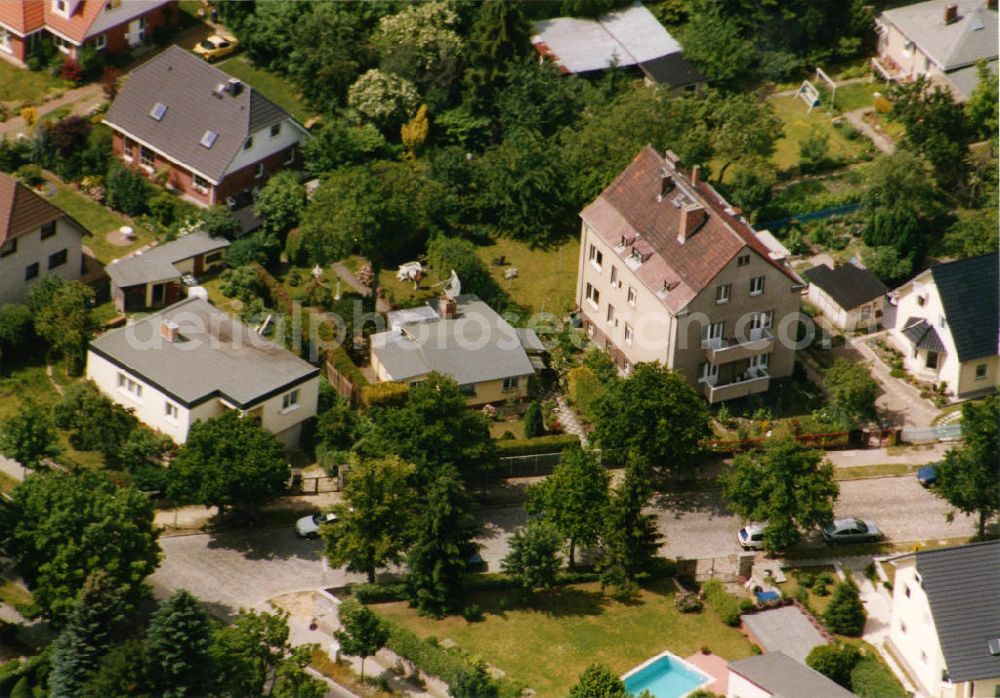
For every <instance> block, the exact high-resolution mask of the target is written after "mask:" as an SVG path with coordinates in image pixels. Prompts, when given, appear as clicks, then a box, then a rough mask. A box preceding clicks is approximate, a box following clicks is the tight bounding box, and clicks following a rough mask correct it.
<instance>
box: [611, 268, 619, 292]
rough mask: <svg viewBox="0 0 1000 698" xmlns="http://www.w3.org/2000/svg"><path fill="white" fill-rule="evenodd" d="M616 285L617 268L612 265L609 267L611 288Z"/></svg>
mask: <svg viewBox="0 0 1000 698" xmlns="http://www.w3.org/2000/svg"><path fill="white" fill-rule="evenodd" d="M617 283H618V267H616V266H615V265H614V264H612V265H611V286H612V287H613V286H614V285H615V284H617Z"/></svg>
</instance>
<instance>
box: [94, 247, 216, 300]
mask: <svg viewBox="0 0 1000 698" xmlns="http://www.w3.org/2000/svg"><path fill="white" fill-rule="evenodd" d="M227 247H229V241H228V240H226V239H225V238H221V237H212V236H211V235H209V234H208V233H205V232H201V231H195V232H192V233H188V234H187V235H182V236H181V237H179V238H177V239H176V240H172V241H170V242H167V243H164V244H163V245H158V246H157V247H152V248H149V249H146V250H141V251H139V252H136V253H135V254H132V255H130V256H128V257H124V258H122V259H116V260H115V261H113V262H111V264H109V265H107V266H106V267H105V268H104V270H105V272H107V274H108V278H109V279H110V280H111V300H112V301H114V304H115V307H116V308H118V310H120V311H122V312H123V313H124V312H130V311H133V310H139V309H142V308H160V307H163V306H166V305H171V304H173V303H176V302H177V301H179V300H180V299H181V289H182V287H183V280H184V277H193V279H194V280H196V279H197V278H198V277H199V276H201V275H202V274H205V273H208V272H211V271H213V270H215V269H218V268H220V267H222V266H223V264H224V255H225V252H226V248H227Z"/></svg>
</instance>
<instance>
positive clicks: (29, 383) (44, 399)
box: [0, 349, 59, 420]
mask: <svg viewBox="0 0 1000 698" xmlns="http://www.w3.org/2000/svg"><path fill="white" fill-rule="evenodd" d="M25 399H31V400H34V401H35V402H37V403H39V404H42V405H51V404H53V403H55V402H56V401H57V400H58V399H59V394H58V393H56V390H55V388H53V387H52V384H51V383H50V382H49V378H48V376H47V375H45V356H44V351H43V350H42V349H39V350H38V352H37V355H36V356H34V357H33V358H32V360H30V361H23V360H18V361H11V360H8V359H4V360H0V420H3V419H7V418H8V417H12V416H14V415H15V414H17V412H18V411H19V410H20V408H21V402H22V401H23V400H25Z"/></svg>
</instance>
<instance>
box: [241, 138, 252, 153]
mask: <svg viewBox="0 0 1000 698" xmlns="http://www.w3.org/2000/svg"><path fill="white" fill-rule="evenodd" d="M252 147H253V136H250V137H249V138H247V139H246V141H245V142H244V143H243V150H250V149H251V148H252Z"/></svg>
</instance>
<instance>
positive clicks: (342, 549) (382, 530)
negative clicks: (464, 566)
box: [323, 456, 415, 584]
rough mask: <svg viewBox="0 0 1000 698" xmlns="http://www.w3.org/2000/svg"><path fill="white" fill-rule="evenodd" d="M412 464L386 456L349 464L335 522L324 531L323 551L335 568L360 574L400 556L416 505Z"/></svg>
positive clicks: (371, 575)
mask: <svg viewBox="0 0 1000 698" xmlns="http://www.w3.org/2000/svg"><path fill="white" fill-rule="evenodd" d="M412 475H413V466H412V465H410V464H408V463H404V462H403V461H402V460H400V459H399V458H398V457H395V456H390V457H387V458H380V459H376V460H369V461H357V462H355V463H353V464H352V466H351V469H350V471H349V474H348V477H347V483H346V485H345V487H344V503H343V504H339V505H338V506H336V507H335V508H334V511H335V512H336V514H337V521H336V522H335V523H333V524H332V525H330V526H327V527H325V529H324V530H323V538H324V540H325V541H326V555H327V558H328V559H329V560H330V564H331V565H333V566H334V567H342V566H346V567H347V570H348V571H349V572H364V573H365V574H366V575H367V576H368V582H369V583H372V584H373V583H374V582H375V570H377V569H378V568H379V567H384V566H385V565H387V564H389V563H398V562H400V561H401V560H402V559H403V552H404V551H405V549H406V543H407V539H408V535H407V534H408V529H409V527H410V523H411V517H412V515H413V508H414V503H415V502H414V496H413V495H414V493H413V490H412V487H411V484H410V478H411V476H412Z"/></svg>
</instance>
